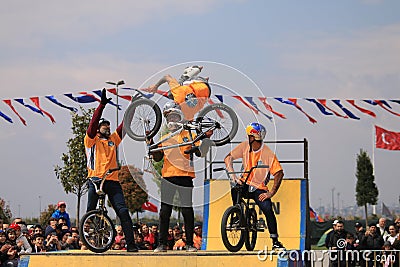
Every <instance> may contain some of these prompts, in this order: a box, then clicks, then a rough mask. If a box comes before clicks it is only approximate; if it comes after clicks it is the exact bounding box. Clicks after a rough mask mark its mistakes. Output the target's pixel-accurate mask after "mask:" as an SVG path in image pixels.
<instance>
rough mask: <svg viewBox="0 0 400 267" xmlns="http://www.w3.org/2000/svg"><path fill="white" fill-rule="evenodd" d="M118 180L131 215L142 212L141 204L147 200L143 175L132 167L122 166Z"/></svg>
mask: <svg viewBox="0 0 400 267" xmlns="http://www.w3.org/2000/svg"><path fill="white" fill-rule="evenodd" d="M118 179H119V182H120V184H121V187H122V191H123V192H124V197H125V202H126V205H127V207H128V209H129V212H130V213H131V214H133V213H135V212H136V213H138V212H143V210H142V205H143V203H145V202H147V201H148V200H149V196H148V194H147V192H146V184H145V183H144V181H143V173H142V172H141V171H140V170H139V169H138V168H136V167H135V166H133V165H128V166H122V167H121V169H120V170H119V173H118Z"/></svg>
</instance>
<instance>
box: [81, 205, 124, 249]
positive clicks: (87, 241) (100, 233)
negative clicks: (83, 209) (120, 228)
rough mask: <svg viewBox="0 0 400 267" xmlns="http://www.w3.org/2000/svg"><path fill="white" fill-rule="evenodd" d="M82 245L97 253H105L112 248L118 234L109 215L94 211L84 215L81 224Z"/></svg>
mask: <svg viewBox="0 0 400 267" xmlns="http://www.w3.org/2000/svg"><path fill="white" fill-rule="evenodd" d="M79 233H80V238H81V240H82V243H83V244H84V245H85V246H86V247H87V248H88V249H89V250H90V251H93V252H96V253H103V252H105V251H107V250H109V249H110V248H111V246H112V245H113V243H114V239H115V236H116V235H117V232H116V231H115V227H114V224H113V222H112V221H111V219H110V218H109V217H108V216H107V214H105V213H103V212H101V211H99V210H92V211H90V212H88V213H86V214H85V215H83V217H82V219H81V221H80V224H79Z"/></svg>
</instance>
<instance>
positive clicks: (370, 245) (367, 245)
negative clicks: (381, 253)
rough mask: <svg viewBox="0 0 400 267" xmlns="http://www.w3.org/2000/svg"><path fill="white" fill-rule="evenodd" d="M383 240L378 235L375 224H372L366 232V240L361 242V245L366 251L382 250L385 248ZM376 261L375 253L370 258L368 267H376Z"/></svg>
mask: <svg viewBox="0 0 400 267" xmlns="http://www.w3.org/2000/svg"><path fill="white" fill-rule="evenodd" d="M383 243H384V242H383V238H382V236H381V235H380V234H379V233H377V227H376V225H375V224H374V223H370V225H369V229H368V230H367V231H365V235H364V238H363V239H362V241H361V245H362V246H363V248H364V249H368V250H381V249H382V247H383ZM375 259H376V253H375V252H373V253H371V254H370V255H369V256H368V266H369V267H372V266H374V262H375Z"/></svg>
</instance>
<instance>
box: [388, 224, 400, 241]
mask: <svg viewBox="0 0 400 267" xmlns="http://www.w3.org/2000/svg"><path fill="white" fill-rule="evenodd" d="M388 230H389V235H387V236H386V238H384V240H385V241H389V242H390V245H391V246H392V245H393V243H394V241H395V240H396V239H398V237H399V233H398V231H397V228H396V226H395V225H394V224H392V225H389V228H388Z"/></svg>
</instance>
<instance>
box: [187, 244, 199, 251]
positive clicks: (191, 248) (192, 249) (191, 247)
mask: <svg viewBox="0 0 400 267" xmlns="http://www.w3.org/2000/svg"><path fill="white" fill-rule="evenodd" d="M186 252H197V248H195V247H193V246H190V245H188V246H186Z"/></svg>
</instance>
